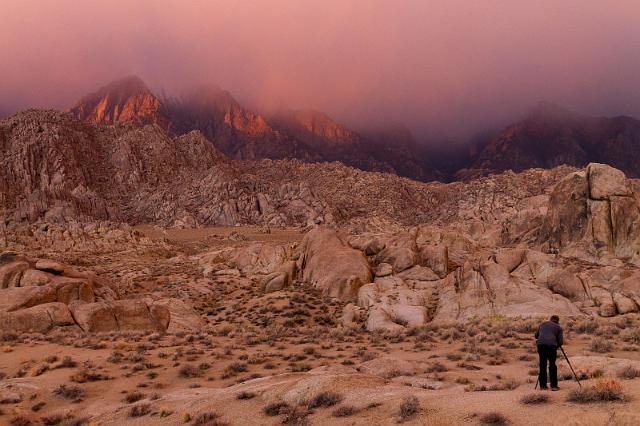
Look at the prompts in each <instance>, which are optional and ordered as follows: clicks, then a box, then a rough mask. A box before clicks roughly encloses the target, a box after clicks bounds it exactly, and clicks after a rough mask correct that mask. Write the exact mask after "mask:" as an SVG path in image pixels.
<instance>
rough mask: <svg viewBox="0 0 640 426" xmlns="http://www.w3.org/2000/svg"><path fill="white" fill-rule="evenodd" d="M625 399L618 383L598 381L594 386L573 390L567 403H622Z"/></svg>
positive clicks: (615, 381)
mask: <svg viewBox="0 0 640 426" xmlns="http://www.w3.org/2000/svg"><path fill="white" fill-rule="evenodd" d="M625 399H626V397H625V395H624V392H623V391H622V385H620V382H618V381H617V380H614V379H610V380H600V381H598V383H596V385H595V386H590V387H582V388H578V389H573V390H572V391H571V392H569V395H568V396H567V401H569V402H576V403H578V404H588V403H591V402H605V401H624V400H625Z"/></svg>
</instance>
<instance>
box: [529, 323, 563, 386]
mask: <svg viewBox="0 0 640 426" xmlns="http://www.w3.org/2000/svg"><path fill="white" fill-rule="evenodd" d="M559 322H560V318H559V317H558V316H557V315H552V316H551V318H549V321H544V322H543V323H542V324H540V326H539V327H538V331H536V334H535V336H536V345H537V346H538V356H539V357H540V372H539V373H538V374H539V375H538V380H539V381H540V389H548V388H547V361H548V362H549V379H550V381H551V390H552V391H557V390H558V369H557V367H556V351H557V350H558V348H559V347H560V346H562V344H563V343H564V341H563V336H562V327H560V325H559V324H558V323H559Z"/></svg>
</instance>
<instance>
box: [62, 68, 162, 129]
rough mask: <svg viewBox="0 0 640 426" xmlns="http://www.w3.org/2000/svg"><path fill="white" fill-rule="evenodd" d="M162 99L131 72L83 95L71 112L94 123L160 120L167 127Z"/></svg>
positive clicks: (148, 122)
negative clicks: (162, 110)
mask: <svg viewBox="0 0 640 426" xmlns="http://www.w3.org/2000/svg"><path fill="white" fill-rule="evenodd" d="M159 109H160V100H159V99H158V98H157V97H156V96H155V95H154V94H153V93H152V92H151V90H149V88H148V87H147V85H146V84H145V83H144V81H142V79H141V78H140V77H138V76H136V75H130V76H126V77H123V78H121V79H118V80H115V81H113V82H111V83H109V84H107V85H105V86H103V87H101V88H100V89H98V91H96V92H94V93H90V94H88V95H87V96H85V97H83V98H82V99H80V101H79V102H78V103H77V104H76V105H75V106H74V107H73V108H71V109H70V112H71V113H73V114H74V115H76V116H77V117H78V118H80V119H81V120H82V121H85V122H89V123H92V124H107V125H112V124H117V123H125V122H135V123H138V124H151V123H158V124H160V125H162V126H163V127H166V124H167V120H166V119H165V118H164V117H163V116H162V114H160V112H159Z"/></svg>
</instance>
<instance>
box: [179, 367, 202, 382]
mask: <svg viewBox="0 0 640 426" xmlns="http://www.w3.org/2000/svg"><path fill="white" fill-rule="evenodd" d="M203 373H204V371H203V370H202V369H200V368H198V367H196V366H195V365H193V364H186V365H183V366H182V367H180V370H179V371H178V375H179V376H180V377H183V378H185V379H194V378H196V377H202V374H203Z"/></svg>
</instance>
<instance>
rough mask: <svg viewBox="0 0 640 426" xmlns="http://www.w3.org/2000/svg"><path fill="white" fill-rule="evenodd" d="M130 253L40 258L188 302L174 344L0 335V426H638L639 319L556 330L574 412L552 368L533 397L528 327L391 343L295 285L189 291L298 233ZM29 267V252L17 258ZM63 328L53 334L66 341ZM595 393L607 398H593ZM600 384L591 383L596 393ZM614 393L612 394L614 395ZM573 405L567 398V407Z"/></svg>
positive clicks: (257, 232)
mask: <svg viewBox="0 0 640 426" xmlns="http://www.w3.org/2000/svg"><path fill="white" fill-rule="evenodd" d="M136 232H138V233H140V234H141V236H143V238H147V239H148V241H147V245H146V246H144V247H145V248H142V249H141V248H140V247H138V248H136V249H133V250H132V249H125V250H122V251H118V250H114V251H112V252H110V253H107V254H88V255H87V254H79V253H73V252H66V253H65V252H51V251H49V250H48V249H47V248H46V247H45V248H42V252H41V253H40V255H41V256H45V255H46V257H47V258H48V259H51V260H55V261H58V262H63V263H65V264H68V265H74V266H75V267H77V268H80V269H82V268H90V269H91V270H93V271H94V272H96V273H98V274H100V275H101V276H104V277H108V278H109V279H111V280H118V281H119V282H120V283H126V285H124V286H121V290H122V293H123V294H122V296H123V297H126V298H135V297H138V296H141V295H144V294H149V293H160V294H162V295H163V296H166V297H176V298H181V299H183V300H188V301H189V303H190V305H191V307H192V310H191V311H189V312H186V313H184V318H182V321H183V322H184V324H182V326H181V329H180V328H176V330H171V329H169V330H167V332H163V333H159V332H153V331H144V332H136V331H116V332H94V333H85V332H82V330H79V329H78V328H77V327H58V328H56V329H54V330H52V331H50V332H48V333H46V334H42V333H22V334H16V333H5V334H3V336H2V344H1V347H0V350H1V356H0V376H1V377H2V381H1V382H0V398H1V399H0V410H1V415H0V422H1V423H2V424H7V425H29V424H44V425H54V424H61V425H63V424H74V425H81V424H100V425H115V424H132V425H135V424H139V425H146V424H168V425H182V424H193V425H209V424H210V425H214V424H220V425H222V424H229V425H251V424H260V425H277V424H291V425H294V424H298V425H300V424H310V425H314V424H316V425H322V424H345V425H346V424H348V425H358V424H379V425H383V424H396V423H406V424H436V425H457V424H522V425H526V424H554V425H600V424H610V425H621V424H622V425H624V424H629V425H631V424H637V422H638V421H639V420H640V416H639V415H638V408H639V405H638V404H639V402H638V397H639V396H640V380H639V379H637V378H636V376H640V352H639V350H640V331H639V329H638V326H639V325H640V317H639V316H638V315H637V314H627V315H625V316H617V317H613V318H586V317H575V318H566V317H563V318H562V319H561V324H562V325H563V326H564V329H565V332H566V340H567V344H566V345H565V350H566V352H567V354H569V356H570V359H571V360H572V364H573V366H574V368H575V369H576V372H577V373H578V375H579V376H580V378H581V381H582V387H583V388H591V387H594V386H596V387H597V386H605V385H606V386H609V387H610V383H611V381H614V382H613V383H614V389H613V395H612V397H611V398H610V399H612V400H611V401H597V402H589V401H587V402H585V401H583V400H581V398H584V395H581V394H578V395H577V396H576V395H574V394H573V393H572V392H575V391H576V390H578V389H579V387H578V384H577V383H576V381H575V380H574V379H573V378H572V375H571V372H570V370H569V369H568V368H567V366H566V364H565V363H563V362H562V361H561V362H559V365H560V373H559V374H560V377H561V380H562V381H561V382H560V387H561V390H560V391H558V392H551V391H540V390H534V386H535V382H536V373H537V355H536V353H535V343H534V339H533V333H534V331H535V329H536V326H537V323H538V321H539V319H540V318H508V317H505V316H502V315H492V316H486V317H477V318H471V319H469V320H467V321H464V322H459V321H434V322H430V323H428V324H426V325H424V326H420V327H408V328H407V329H406V330H404V331H402V332H386V331H374V332H370V331H367V330H365V329H364V328H363V327H356V326H354V327H345V326H344V325H343V324H341V323H340V321H339V320H338V319H339V318H340V313H341V312H342V310H343V308H344V306H345V302H341V301H339V300H338V299H336V298H331V297H328V296H326V295H323V294H322V292H320V291H319V290H318V289H316V288H314V287H313V286H310V285H308V284H304V283H298V282H296V283H294V284H293V285H292V286H290V287H289V288H286V289H282V290H278V291H274V292H271V293H266V294H264V293H263V292H262V291H261V290H260V286H259V283H258V282H256V279H255V277H253V276H251V275H249V276H247V275H245V274H244V273H240V272H239V271H238V270H237V269H232V270H222V271H217V272H216V273H215V274H208V277H206V278H204V275H203V268H202V266H201V263H199V259H200V258H201V256H202V253H208V252H211V251H212V250H215V249H219V248H221V247H222V248H229V247H234V248H241V247H248V246H251V245H252V244H255V243H259V244H266V245H280V244H292V245H298V244H300V243H301V241H302V238H303V236H304V234H303V233H301V232H300V231H299V230H298V229H274V230H270V231H269V232H270V233H266V231H265V230H264V229H263V228H260V227H249V226H247V227H210V228H202V229H196V230H189V229H187V230H176V229H168V230H164V229H161V228H159V227H154V226H141V227H138V228H137V230H136ZM32 253H33V252H32ZM65 328H66V329H65ZM605 382H607V383H605ZM603 383H605V384H604V385H603ZM617 386H619V387H620V388H619V389H618V388H617ZM572 395H573V396H572Z"/></svg>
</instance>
